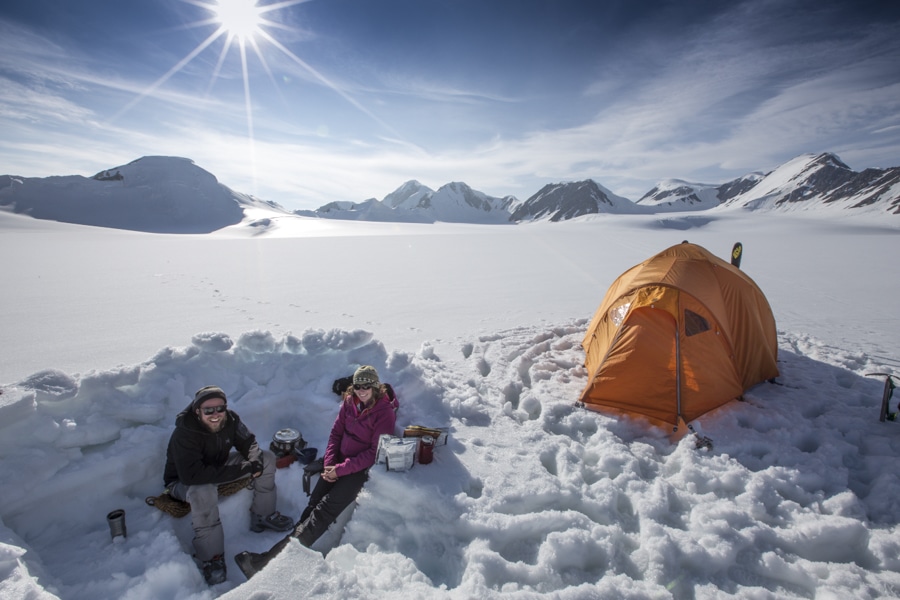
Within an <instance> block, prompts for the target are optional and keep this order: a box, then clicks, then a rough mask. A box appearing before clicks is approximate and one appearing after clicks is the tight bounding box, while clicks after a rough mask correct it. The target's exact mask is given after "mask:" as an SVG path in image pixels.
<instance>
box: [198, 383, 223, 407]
mask: <svg viewBox="0 0 900 600" xmlns="http://www.w3.org/2000/svg"><path fill="white" fill-rule="evenodd" d="M210 398H221V399H222V400H224V401H225V403H226V404H227V403H228V398H226V397H225V392H223V391H222V388H220V387H218V386H215V385H208V386H206V387H203V388H200V389H199V390H197V393H196V394H194V401H193V402H191V408H192V409H194V410H197V409H198V408H200V405H201V404H203V403H204V402H206V401H207V400H209V399H210Z"/></svg>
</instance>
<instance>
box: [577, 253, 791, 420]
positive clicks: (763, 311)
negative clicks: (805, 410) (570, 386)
mask: <svg viewBox="0 0 900 600" xmlns="http://www.w3.org/2000/svg"><path fill="white" fill-rule="evenodd" d="M582 346H583V347H584V351H585V366H586V368H587V372H588V383H587V385H586V386H585V388H584V391H583V392H582V393H581V398H580V400H581V402H583V403H584V404H585V406H587V407H588V408H594V409H613V410H619V411H625V412H629V413H638V414H641V415H645V416H647V417H649V418H650V419H652V420H654V421H658V422H662V423H668V424H671V425H674V426H676V427H677V426H678V424H679V421H682V420H683V421H684V422H685V423H690V422H691V421H692V420H694V419H696V418H697V417H699V416H700V415H702V414H704V413H706V412H708V411H710V410H712V409H714V408H717V407H719V406H721V405H722V404H725V403H726V402H728V401H729V400H732V399H734V398H738V397H739V396H741V395H742V394H743V392H744V390H746V389H747V388H749V387H751V386H753V385H755V384H757V383H759V382H761V381H766V380H768V379H771V378H773V377H776V376H777V375H778V366H777V364H776V361H777V357H778V340H777V337H776V332H775V318H774V317H773V316H772V309H771V308H770V307H769V302H768V301H767V300H766V297H765V296H764V295H763V293H762V291H760V289H759V287H758V286H757V285H756V283H754V282H753V280H752V279H750V277H748V276H747V275H746V274H745V273H744V272H743V271H741V270H740V269H738V268H736V267H734V266H732V265H731V264H729V263H727V262H725V261H723V260H722V259H720V258H717V257H716V256H714V255H713V254H711V253H710V252H709V251H707V250H706V249H704V248H701V247H700V246H697V245H695V244H689V243H687V242H684V243H682V244H678V245H676V246H672V247H671V248H669V249H667V250H664V251H662V252H660V253H659V254H657V255H656V256H654V257H652V258H650V259H648V260H646V261H644V262H642V263H641V264H639V265H637V266H634V267H632V268H631V269H629V270H628V271H625V273H623V274H622V275H620V276H619V278H618V279H616V281H615V282H613V284H612V285H611V286H610V288H609V290H608V291H607V292H606V296H605V297H604V299H603V302H602V303H601V304H600V308H598V309H597V312H596V314H595V315H594V318H593V320H592V321H591V324H590V325H589V326H588V329H587V333H586V334H585V337H584V341H583V342H582Z"/></svg>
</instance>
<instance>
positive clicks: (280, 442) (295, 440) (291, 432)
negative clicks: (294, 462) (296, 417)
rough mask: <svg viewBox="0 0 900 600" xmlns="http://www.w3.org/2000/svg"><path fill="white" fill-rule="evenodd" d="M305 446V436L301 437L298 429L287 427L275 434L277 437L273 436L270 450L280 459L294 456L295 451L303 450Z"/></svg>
mask: <svg viewBox="0 0 900 600" xmlns="http://www.w3.org/2000/svg"><path fill="white" fill-rule="evenodd" d="M305 446H306V442H305V441H303V436H302V435H300V432H299V431H297V430H296V429H291V428H290V427H286V428H284V429H279V430H278V431H276V432H275V435H274V436H272V443H271V444H269V450H271V451H272V453H273V454H274V455H275V456H277V457H278V458H282V457H285V456H293V455H294V451H295V450H302V449H303V448H304V447H305Z"/></svg>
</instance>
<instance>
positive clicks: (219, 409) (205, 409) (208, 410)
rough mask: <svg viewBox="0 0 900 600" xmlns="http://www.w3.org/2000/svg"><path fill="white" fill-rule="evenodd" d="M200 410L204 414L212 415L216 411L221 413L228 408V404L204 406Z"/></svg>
mask: <svg viewBox="0 0 900 600" xmlns="http://www.w3.org/2000/svg"><path fill="white" fill-rule="evenodd" d="M200 410H202V411H203V414H204V415H206V416H209V415H214V414H216V413H223V412H225V411H226V410H228V406H226V405H225V404H220V405H219V406H204V407H203V408H201V409H200Z"/></svg>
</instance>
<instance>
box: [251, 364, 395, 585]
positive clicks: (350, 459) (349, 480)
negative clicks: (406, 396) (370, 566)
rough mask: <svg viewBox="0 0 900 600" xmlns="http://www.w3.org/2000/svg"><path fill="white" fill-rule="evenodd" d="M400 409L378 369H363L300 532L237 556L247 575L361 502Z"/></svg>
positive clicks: (308, 541)
mask: <svg viewBox="0 0 900 600" xmlns="http://www.w3.org/2000/svg"><path fill="white" fill-rule="evenodd" d="M396 410H397V404H396V400H394V401H392V400H391V399H390V397H389V396H388V394H387V391H386V389H385V387H384V385H382V384H381V382H380V381H379V378H378V372H377V371H376V370H375V368H374V367H371V366H368V365H365V366H362V367H360V368H358V369H357V370H356V372H355V373H354V374H353V384H352V385H351V386H350V387H349V388H347V390H346V391H345V392H344V395H343V400H342V402H341V408H340V411H339V412H338V415H337V418H336V419H335V420H334V425H332V427H331V434H330V435H329V436H328V446H327V447H326V448H325V457H324V467H325V468H324V470H323V471H322V473H321V474H320V476H319V480H318V482H317V483H316V487H315V488H314V489H313V492H312V494H311V495H310V498H309V504H308V505H307V507H306V509H305V510H304V511H303V514H302V515H301V517H300V520H299V521H298V522H297V524H296V526H295V527H294V531H293V532H291V534H290V535H288V536H287V537H285V538H284V539H283V540H281V541H279V542H278V543H277V544H275V545H274V546H273V547H272V548H270V549H269V550H268V551H266V552H262V553H256V552H241V553H240V554H238V555H237V556H235V557H234V560H235V562H236V563H237V565H238V567H240V569H241V571H243V573H244V575H245V576H246V577H247V579H249V578H251V577H252V576H253V575H255V574H256V573H257V572H259V571H260V570H261V569H262V568H263V567H265V566H266V565H267V564H268V563H269V561H270V560H272V558H273V557H274V556H275V555H277V554H278V553H279V552H281V550H283V549H284V547H285V546H287V544H288V542H289V541H290V539H291V538H292V537H293V538H297V539H298V540H299V541H300V543H301V544H303V545H304V546H307V547H309V546H311V545H312V544H313V543H314V542H315V541H316V540H317V539H319V537H321V535H322V534H323V533H325V531H326V530H327V529H328V527H330V526H331V524H332V523H334V522H335V521H336V520H337V518H338V516H339V515H340V514H341V513H342V512H343V511H344V509H346V508H347V507H348V506H350V504H351V503H352V502H353V501H354V500H356V497H357V496H358V495H359V492H360V490H362V488H363V485H364V484H365V483H366V481H367V480H368V479H369V468H370V467H371V466H372V465H374V464H375V455H376V453H377V451H378V440H379V438H380V437H381V436H382V435H383V434H387V435H393V433H394V425H395V423H396Z"/></svg>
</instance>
